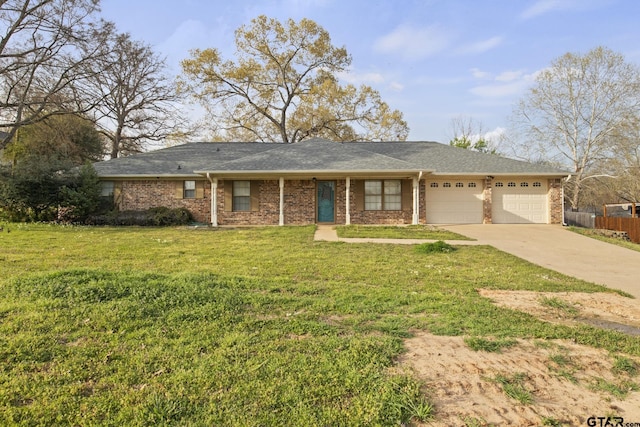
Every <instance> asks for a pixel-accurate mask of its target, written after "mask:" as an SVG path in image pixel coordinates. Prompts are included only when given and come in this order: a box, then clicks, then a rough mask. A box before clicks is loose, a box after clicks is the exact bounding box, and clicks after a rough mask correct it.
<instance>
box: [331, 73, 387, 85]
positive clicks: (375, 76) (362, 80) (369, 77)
mask: <svg viewBox="0 0 640 427" xmlns="http://www.w3.org/2000/svg"><path fill="white" fill-rule="evenodd" d="M336 75H337V76H338V78H339V79H340V80H343V81H345V82H347V83H351V84H353V85H360V84H367V83H383V82H384V77H383V76H382V74H380V73H354V72H353V71H343V72H339V73H336Z"/></svg>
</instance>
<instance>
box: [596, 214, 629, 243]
mask: <svg viewBox="0 0 640 427" xmlns="http://www.w3.org/2000/svg"><path fill="white" fill-rule="evenodd" d="M596 228H604V229H605V230H615V231H626V232H627V235H628V236H629V239H630V240H631V241H632V242H633V243H640V218H621V217H611V216H607V217H604V216H597V217H596Z"/></svg>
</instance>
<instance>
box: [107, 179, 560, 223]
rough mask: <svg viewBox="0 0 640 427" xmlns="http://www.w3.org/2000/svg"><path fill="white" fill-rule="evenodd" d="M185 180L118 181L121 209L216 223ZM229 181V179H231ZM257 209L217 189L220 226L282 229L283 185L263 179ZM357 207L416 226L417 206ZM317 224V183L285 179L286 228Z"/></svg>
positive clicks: (342, 194) (553, 199)
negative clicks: (231, 204) (230, 205)
mask: <svg viewBox="0 0 640 427" xmlns="http://www.w3.org/2000/svg"><path fill="white" fill-rule="evenodd" d="M182 182H183V181H176V180H162V179H156V180H126V181H119V182H118V184H117V185H118V186H119V188H120V191H119V195H118V196H117V197H116V206H117V207H118V208H119V209H120V210H142V209H148V208H151V207H158V206H166V207H170V208H178V207H184V208H187V209H188V210H189V211H190V212H191V214H192V215H193V217H194V219H195V220H196V221H198V222H204V223H209V222H210V221H211V189H210V183H209V182H208V181H203V180H200V181H197V185H198V186H202V188H203V191H202V193H201V196H202V197H200V198H196V199H183V198H178V197H176V188H177V187H179V186H181V185H182ZM227 182H230V181H227ZM258 182H259V202H258V210H257V211H255V212H232V211H231V210H230V209H226V210H225V197H224V195H225V184H224V181H223V180H220V181H219V185H218V194H217V199H218V205H217V213H218V224H219V225H278V223H279V214H280V211H279V207H280V187H279V182H278V180H260V181H258ZM335 183H336V192H335V223H336V224H344V223H345V220H346V209H345V200H346V181H345V180H344V179H342V180H335ZM491 184H492V183H491V180H490V179H485V182H484V191H483V192H484V203H483V212H484V223H487V224H490V223H491V187H492V185H491ZM548 188H549V209H550V213H549V214H550V216H549V219H550V222H551V223H552V224H559V223H561V222H562V181H561V180H560V179H549V180H548ZM425 193H426V187H425V181H424V180H422V181H420V185H419V198H420V201H419V202H420V210H419V222H420V223H421V224H425V223H426V217H425V215H426V210H425ZM357 206H358V204H357V202H356V200H355V197H354V193H353V184H352V189H351V200H350V207H349V209H350V217H351V223H352V224H411V222H412V206H403V210H400V211H365V210H357V209H356V208H357ZM315 222H316V183H315V182H314V181H312V180H285V183H284V223H285V224H286V225H305V224H314V223H315Z"/></svg>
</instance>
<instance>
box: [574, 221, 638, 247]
mask: <svg viewBox="0 0 640 427" xmlns="http://www.w3.org/2000/svg"><path fill="white" fill-rule="evenodd" d="M567 228H568V229H569V230H571V231H573V232H574V233H578V234H582V235H583V236H587V237H591V238H592V239H596V240H600V241H602V242H607V243H611V244H612V245H616V246H621V247H623V248H627V249H631V250H633V251H639V252H640V245H639V244H637V243H633V242H628V241H626V240H622V239H616V238H615V237H607V236H603V235H602V234H599V233H598V232H597V231H596V230H594V229H592V228H583V227H574V226H571V227H567Z"/></svg>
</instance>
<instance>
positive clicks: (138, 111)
mask: <svg viewBox="0 0 640 427" xmlns="http://www.w3.org/2000/svg"><path fill="white" fill-rule="evenodd" d="M90 65H91V66H92V67H93V72H89V73H88V74H89V75H90V76H91V77H90V79H89V81H90V83H89V91H90V92H92V93H93V94H94V97H95V98H96V99H99V100H100V101H99V102H98V103H97V105H96V106H95V108H94V109H93V114H94V118H95V121H96V124H97V125H98V127H99V128H100V131H101V132H102V133H103V134H104V135H105V136H106V137H107V138H108V139H109V141H110V149H109V153H110V155H111V158H115V157H119V156H121V155H127V154H130V153H135V152H140V151H142V150H143V148H144V145H145V143H147V142H149V141H157V140H160V139H163V138H166V137H167V136H169V135H172V134H175V133H176V132H179V130H178V127H179V125H181V124H182V123H184V122H185V120H182V119H181V117H180V113H179V111H180V110H179V108H178V104H177V102H178V101H179V97H178V95H177V92H176V87H175V83H174V80H173V79H172V78H170V77H169V75H168V74H167V67H166V64H165V61H164V59H162V58H161V57H160V56H159V55H158V54H156V53H155V52H154V51H153V49H152V48H151V47H150V46H149V45H147V44H145V43H142V42H138V41H135V40H132V39H131V36H130V35H129V34H118V33H115V32H113V33H112V34H110V37H109V39H108V41H107V43H105V44H104V46H103V55H102V56H100V58H99V60H97V61H94V62H92V63H90ZM180 131H184V129H182V130H180Z"/></svg>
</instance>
